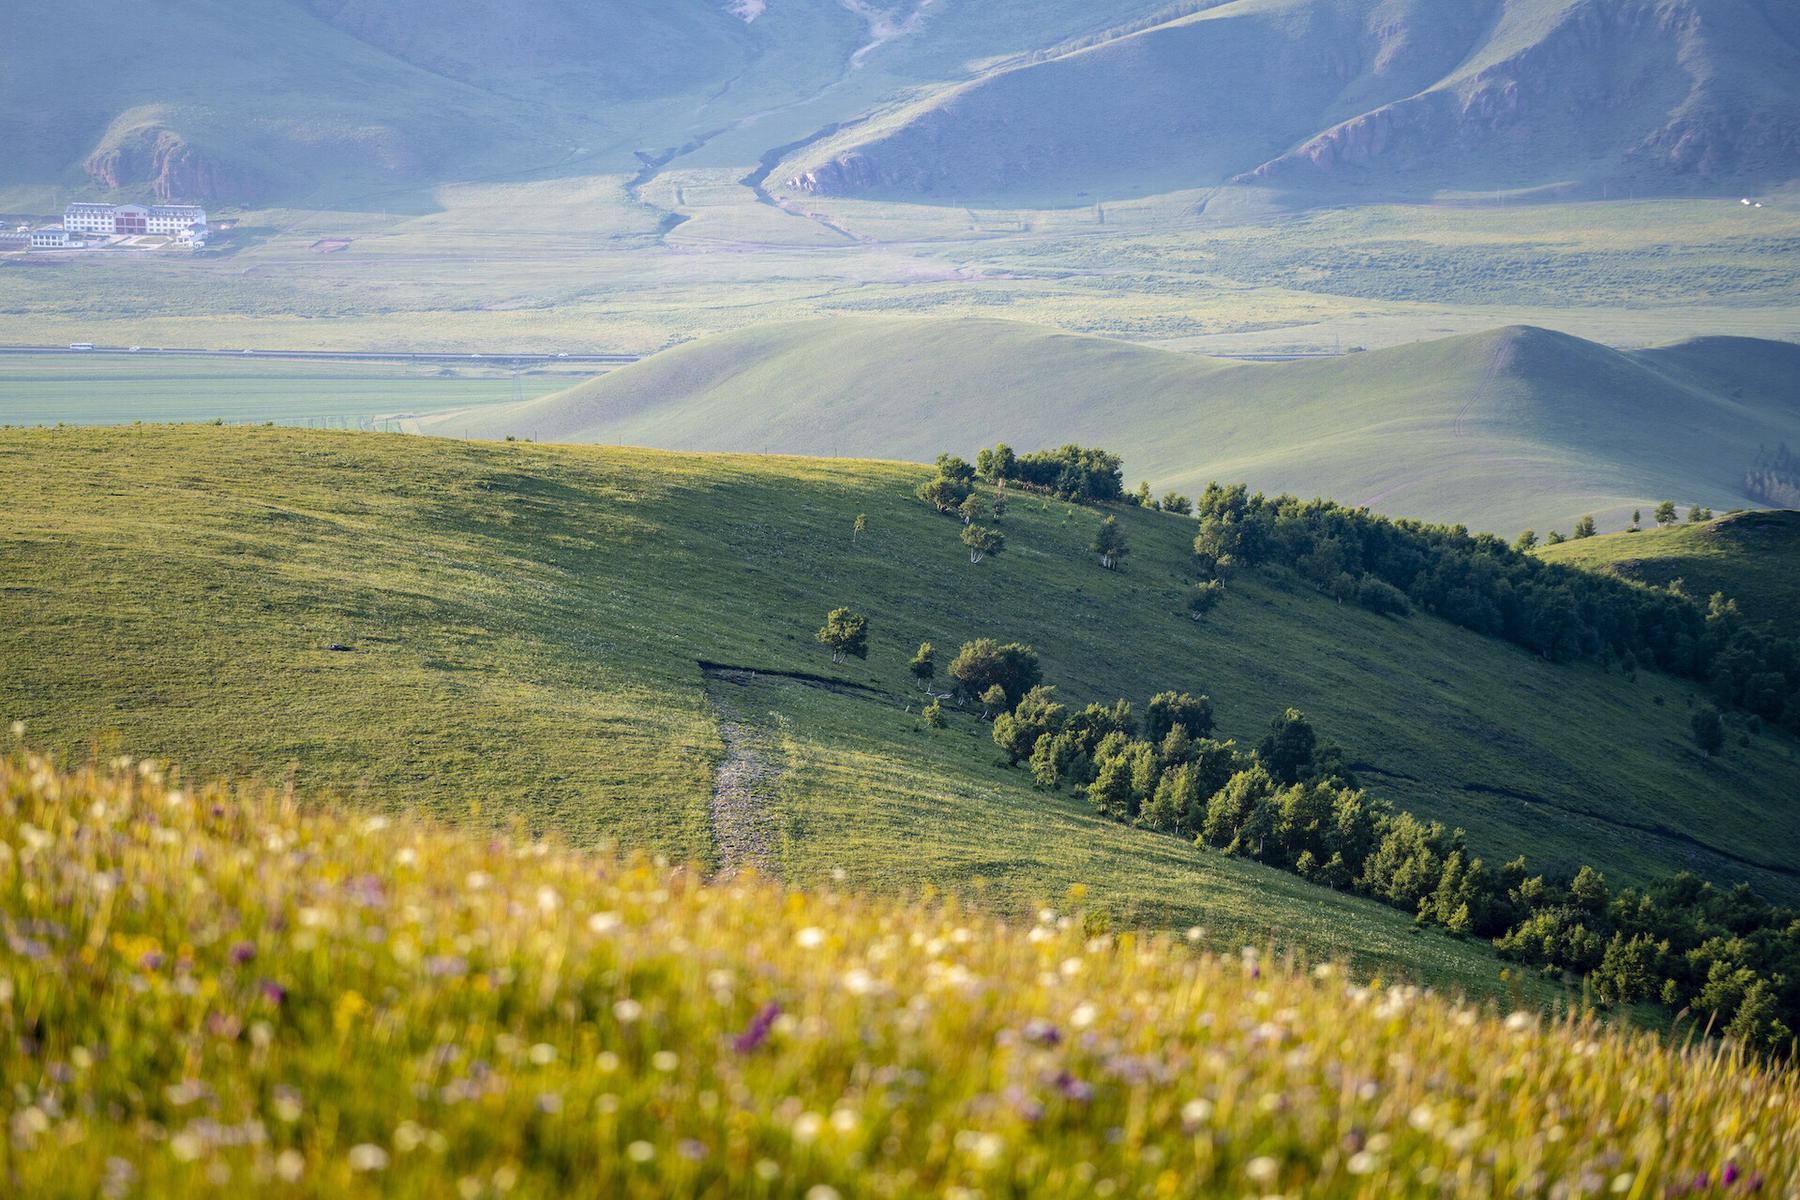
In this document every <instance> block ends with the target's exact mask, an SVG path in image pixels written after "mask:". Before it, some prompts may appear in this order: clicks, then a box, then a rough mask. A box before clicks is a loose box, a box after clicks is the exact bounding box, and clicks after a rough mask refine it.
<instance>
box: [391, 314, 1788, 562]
mask: <svg viewBox="0 0 1800 1200" xmlns="http://www.w3.org/2000/svg"><path fill="white" fill-rule="evenodd" d="M1796 380H1800V347H1796V346H1794V345H1791V344H1789V343H1785V342H1768V341H1757V340H1755V339H1744V338H1736V339H1730V338H1727V339H1706V340H1704V341H1700V342H1694V343H1684V344H1682V345H1679V346H1673V347H1666V348H1662V349H1656V350H1649V351H1641V352H1632V353H1622V352H1619V351H1616V350H1612V349H1609V348H1607V347H1604V346H1600V345H1597V344H1595V343H1592V342H1587V341H1583V340H1581V339H1579V338H1574V337H1569V336H1567V335H1564V334H1558V333H1552V332H1549V331H1547V330H1543V329H1534V328H1529V327H1513V328H1508V329H1499V330H1493V331H1490V332H1487V333H1482V334H1474V335H1468V336H1463V337H1456V338H1446V339H1442V340H1438V341H1432V342H1424V343H1418V344H1415V345H1411V346H1403V347H1397V348H1393V349H1387V350H1378V351H1370V352H1367V353H1360V354H1349V355H1344V356H1342V357H1339V358H1334V359H1328V360H1321V361H1301V362H1283V363H1224V362H1221V361H1219V360H1212V359H1202V358H1197V357H1192V356H1187V355H1181V354H1175V353H1170V352H1166V351H1160V350H1153V349H1146V348H1143V347H1138V346H1133V345H1129V344H1126V343H1121V342H1116V341H1109V340H1105V339H1100V338H1091V337H1078V336H1071V335H1067V334H1061V333H1056V332H1052V331H1050V330H1045V329H1041V328H1037V327H1034V326H1029V325H1021V324H1017V323H1013V322H1006V321H994V320H964V321H955V320H909V319H905V318H880V319H873V318H844V319H837V320H831V321H817V322H809V323H807V322H803V323H791V324H781V325H770V326H761V327H757V328H753V329H750V330H747V331H743V332H739V333H733V334H726V335H722V336H719V337H714V338H708V339H703V340H701V341H698V342H694V343H690V344H688V345H684V346H680V347H677V348H675V349H673V350H669V351H665V352H664V353H662V354H659V355H656V356H654V357H652V358H650V359H648V360H646V361H644V362H641V363H638V364H635V365H634V366H631V367H628V368H626V369H624V370H620V371H617V372H614V373H612V374H610V375H608V376H606V377H604V378H602V379H599V380H595V381H593V382H591V383H587V384H582V385H579V386H577V387H576V388H574V389H572V390H570V391H568V392H565V393H562V394H559V395H550V396H545V397H542V398H540V399H537V400H533V401H528V402H526V403H524V404H521V405H512V406H495V407H492V408H487V409H482V410H478V411H474V412H470V413H467V414H447V415H443V416H440V417H436V418H431V419H428V420H426V421H424V422H422V428H424V429H426V430H427V431H431V432H438V433H445V434H453V435H462V436H473V437H502V436H505V435H508V434H512V435H517V436H520V437H530V438H535V439H538V440H540V441H580V442H613V443H624V444H641V445H653V446H663V447H668V448H675V449H705V450H722V449H739V450H753V451H759V452H779V453H791V454H850V455H879V456H882V457H891V458H907V459H915V460H916V459H927V458H930V457H931V456H932V455H934V454H936V453H937V452H938V451H940V450H943V449H945V448H955V449H957V450H960V451H964V452H972V451H973V448H974V447H975V446H977V445H980V444H984V443H986V442H991V441H994V440H1004V441H1008V442H1011V443H1012V444H1013V445H1015V446H1016V447H1018V448H1020V449H1030V448H1036V447H1039V446H1043V445H1047V444H1055V443H1059V442H1062V441H1065V440H1076V441H1082V442H1096V443H1100V444H1104V445H1106V446H1108V447H1111V448H1113V449H1115V450H1117V451H1118V452H1120V453H1122V454H1123V455H1124V456H1125V458H1126V465H1127V470H1128V472H1129V473H1130V474H1131V476H1132V477H1133V478H1134V479H1135V478H1138V477H1144V478H1148V479H1149V480H1150V482H1151V483H1152V485H1153V486H1154V487H1155V489H1156V490H1157V491H1158V492H1160V491H1161V490H1162V489H1164V488H1165V487H1174V488H1179V489H1182V490H1184V491H1189V492H1192V491H1194V490H1197V489H1198V488H1199V487H1201V486H1203V485H1204V484H1205V483H1206V482H1207V481H1208V480H1211V479H1223V480H1246V481H1248V482H1250V483H1251V484H1253V485H1255V486H1256V487H1259V488H1263V489H1266V490H1269V491H1271V492H1274V491H1294V492H1296V493H1299V494H1303V495H1307V496H1313V495H1326V496H1331V497H1335V498H1337V499H1339V500H1342V501H1343V502H1345V503H1350V504H1367V505H1369V506H1371V507H1373V508H1375V509H1377V510H1378V511H1384V512H1394V513H1403V514H1406V515H1408V516H1415V517H1421V518H1427V519H1431V520H1436V521H1445V522H1461V523H1464V524H1467V525H1469V526H1470V527H1471V528H1475V529H1489V530H1495V531H1498V532H1502V533H1504V534H1506V535H1507V536H1511V535H1512V534H1513V533H1515V532H1517V531H1518V530H1519V529H1521V528H1523V527H1526V526H1535V527H1536V528H1538V529H1539V531H1540V532H1542V531H1544V530H1546V529H1547V528H1550V527H1557V526H1560V527H1562V528H1564V529H1567V528H1569V527H1570V526H1572V525H1573V523H1574V521H1575V520H1576V518H1577V517H1579V516H1580V515H1582V514H1583V513H1590V512H1591V513H1596V514H1599V516H1600V517H1601V519H1602V522H1603V524H1605V525H1610V526H1614V527H1621V526H1623V525H1624V524H1625V523H1626V520H1627V519H1628V517H1629V514H1630V512H1631V510H1632V509H1633V508H1634V507H1640V508H1645V509H1646V510H1648V509H1649V508H1651V507H1654V505H1655V503H1656V501H1657V500H1658V499H1661V498H1663V497H1664V496H1673V497H1675V498H1676V499H1677V500H1678V501H1679V502H1680V503H1682V504H1684V505H1686V504H1691V503H1700V504H1707V505H1710V506H1712V507H1713V508H1715V509H1724V508H1730V507H1734V506H1738V505H1747V504H1750V503H1752V501H1751V499H1750V498H1749V497H1747V496H1745V495H1744V494H1743V491H1742V488H1743V476H1744V472H1745V470H1746V469H1747V468H1748V467H1749V466H1750V464H1751V463H1752V462H1753V460H1754V459H1755V458H1756V456H1757V454H1758V452H1759V448H1760V447H1762V446H1766V445H1775V444H1778V443H1780V442H1783V441H1790V442H1800V385H1797V384H1796V382H1795V381H1796Z"/></svg>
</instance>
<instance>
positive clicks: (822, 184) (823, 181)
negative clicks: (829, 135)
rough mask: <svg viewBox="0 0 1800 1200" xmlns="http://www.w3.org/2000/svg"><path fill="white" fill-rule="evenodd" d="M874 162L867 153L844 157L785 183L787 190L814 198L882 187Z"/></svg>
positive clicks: (820, 165)
mask: <svg viewBox="0 0 1800 1200" xmlns="http://www.w3.org/2000/svg"><path fill="white" fill-rule="evenodd" d="M888 182H889V181H888V180H885V179H883V178H882V175H881V171H880V169H879V168H878V167H877V166H876V165H875V160H874V159H872V158H870V157H869V156H868V155H866V154H856V153H853V154H844V155H840V156H838V157H837V158H834V159H832V160H831V161H829V162H824V163H820V164H819V165H818V166H816V167H814V168H813V169H812V170H810V171H803V172H801V173H800V174H798V175H795V176H792V177H791V178H789V179H788V180H787V186H788V188H789V189H790V190H792V191H796V192H806V193H807V194H809V195H813V196H842V195H846V194H849V193H852V192H866V191H870V190H872V189H874V188H878V187H882V186H885V185H886V184H887V183H888Z"/></svg>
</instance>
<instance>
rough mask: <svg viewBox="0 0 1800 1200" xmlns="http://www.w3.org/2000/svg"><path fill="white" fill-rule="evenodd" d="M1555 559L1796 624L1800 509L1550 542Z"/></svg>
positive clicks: (1549, 555)
mask: <svg viewBox="0 0 1800 1200" xmlns="http://www.w3.org/2000/svg"><path fill="white" fill-rule="evenodd" d="M1538 553H1539V555H1540V556H1541V557H1543V558H1545V559H1547V560H1549V561H1550V562H1559V563H1567V564H1569V565H1570V566H1576V567H1585V568H1587V569H1589V570H1594V571H1605V572H1607V573H1609V574H1613V575H1617V576H1619V577H1620V578H1623V579H1634V580H1637V581H1639V582H1641V583H1648V584H1653V585H1655V586H1657V587H1667V586H1668V585H1670V584H1671V583H1674V582H1675V581H1677V580H1679V581H1681V588H1682V590H1683V591H1684V592H1686V593H1687V594H1688V595H1690V596H1695V597H1700V598H1704V597H1707V596H1711V595H1712V594H1713V593H1715V592H1719V593H1723V594H1724V595H1725V597H1726V598H1727V599H1731V600H1735V601H1737V604H1738V607H1739V608H1740V609H1742V610H1743V612H1744V615H1745V616H1747V617H1752V618H1755V619H1757V620H1761V621H1768V622H1771V623H1774V624H1777V625H1780V626H1784V627H1788V628H1791V627H1792V626H1793V624H1794V619H1795V614H1797V613H1800V512H1792V511H1788V510H1776V511H1771V512H1745V513H1733V514H1731V515H1730V516H1724V517H1720V518H1718V519H1716V520H1713V521H1706V522H1702V523H1699V524H1693V525H1674V526H1671V527H1669V528H1667V529H1658V528H1654V527H1651V528H1647V529H1644V530H1642V531H1641V532H1638V533H1629V532H1628V533H1613V534H1608V535H1606V536H1604V537H1595V538H1582V539H1580V540H1579V541H1568V542H1564V543H1562V544H1561V545H1558V546H1543V547H1541V548H1540V549H1539V551H1538Z"/></svg>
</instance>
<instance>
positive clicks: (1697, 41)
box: [782, 0, 1800, 204]
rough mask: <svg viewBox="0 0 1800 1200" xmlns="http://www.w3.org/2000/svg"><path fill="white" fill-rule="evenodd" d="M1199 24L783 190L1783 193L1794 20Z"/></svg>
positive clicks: (1312, 0)
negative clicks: (1742, 184) (1748, 184)
mask: <svg viewBox="0 0 1800 1200" xmlns="http://www.w3.org/2000/svg"><path fill="white" fill-rule="evenodd" d="M1188 7H1189V9H1190V15H1187V16H1182V17H1178V18H1176V19H1173V20H1170V21H1167V22H1165V23H1163V24H1160V25H1155V26H1153V27H1151V28H1148V29H1144V30H1141V31H1139V32H1136V33H1133V34H1131V35H1130V36H1126V37H1121V38H1115V39H1111V40H1108V41H1104V42H1101V43H1100V44H1098V45H1093V46H1083V47H1081V48H1079V49H1077V50H1075V51H1074V52H1072V53H1067V54H1060V55H1054V56H1051V57H1049V58H1048V59H1046V60H1044V61H1032V62H1028V63H1026V64H1024V65H1020V66H1016V67H1013V68H1012V69H1009V70H1004V71H1000V72H997V73H994V74H990V75H987V76H983V77H980V78H978V79H975V80H973V81H970V82H968V83H964V84H960V85H958V86H955V87H952V88H948V89H944V90H941V91H939V92H936V93H934V94H931V95H929V96H927V97H925V98H923V99H920V100H918V101H916V102H914V103H913V104H911V105H909V106H906V107H903V108H900V109H897V110H895V111H893V112H890V113H885V114H882V115H881V116H880V117H879V118H878V119H877V120H875V121H872V122H870V123H869V124H868V125H867V126H864V127H859V128H857V129H855V130H854V131H851V132H849V133H847V134H845V135H843V136H842V137H839V138H836V139H834V140H831V141H828V142H824V143H821V144H819V145H818V146H815V147H808V148H807V149H806V150H805V151H804V152H803V153H802V154H801V155H799V156H796V158H795V159H794V161H793V162H792V163H791V164H790V165H789V167H788V168H786V169H784V171H783V174H782V177H783V178H785V179H786V180H787V186H788V187H789V188H790V189H793V190H795V191H798V192H814V193H827V194H857V195H873V196H891V197H899V196H904V197H909V198H922V199H926V200H930V201H934V202H938V203H946V202H949V203H981V202H991V201H994V200H1000V199H1003V198H1004V199H1011V200H1012V201H1013V202H1015V203H1017V202H1022V201H1024V200H1032V201H1035V202H1043V203H1055V202H1061V203H1065V204H1066V203H1079V202H1081V201H1082V200H1083V199H1093V198H1102V199H1104V198H1109V197H1119V196H1129V195H1144V194H1148V193H1156V192H1166V191H1171V190H1175V189H1179V188H1203V187H1216V186H1219V185H1223V184H1227V183H1236V184H1242V185H1253V186H1257V187H1267V188H1271V189H1274V190H1276V191H1278V192H1294V193H1299V194H1302V195H1306V196H1308V197H1311V198H1314V199H1317V198H1318V197H1320V196H1322V195H1335V196H1354V197H1356V198H1359V199H1363V200H1367V199H1379V198H1395V197H1414V198H1417V197H1428V196H1434V195H1439V194H1442V193H1445V192H1452V193H1465V194H1466V193H1469V192H1487V193H1495V192H1499V193H1505V192H1521V191H1522V192H1536V193H1539V194H1543V195H1552V196H1566V195H1570V194H1599V193H1600V192H1601V191H1602V190H1603V188H1604V187H1606V186H1611V187H1613V188H1618V189H1623V188H1625V187H1627V186H1629V187H1632V188H1636V189H1644V190H1652V191H1656V190H1665V191H1666V190H1694V189H1699V190H1709V191H1716V190H1717V189H1719V188H1723V187H1728V186H1730V182H1731V181H1735V180H1744V181H1758V180H1760V181H1785V180H1787V179H1791V178H1792V177H1793V174H1794V162H1795V146H1796V139H1797V138H1800V73H1797V72H1796V71H1795V66H1794V64H1795V62H1796V56H1797V55H1800V20H1797V19H1796V18H1795V16H1794V13H1793V10H1792V9H1791V8H1789V7H1786V6H1778V5H1770V4H1765V3H1762V2H1761V0H1725V2H1706V3H1702V2H1701V0H1660V2H1656V3H1652V2H1650V0H1624V2H1621V0H1479V2H1475V3H1462V4H1442V3H1438V2H1437V0H1352V2H1349V3H1346V2H1345V0H1232V2H1217V3H1201V4H1198V5H1192V6H1188ZM1193 8H1198V9H1199V10H1200V11H1198V12H1192V11H1191V10H1192V9H1193ZM1751 114H1754V116H1752V115H1751Z"/></svg>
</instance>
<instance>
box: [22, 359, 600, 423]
mask: <svg viewBox="0 0 1800 1200" xmlns="http://www.w3.org/2000/svg"><path fill="white" fill-rule="evenodd" d="M580 378H582V376H579V375H575V374H572V373H567V372H560V373H559V372H556V371H544V370H530V371H523V372H520V373H519V374H518V375H517V376H516V377H515V376H514V374H513V373H512V372H510V371H505V370H501V369H498V368H483V367H473V368H471V367H464V366H455V367H449V366H442V365H439V364H431V365H429V366H408V365H405V364H401V363H332V362H307V361H304V360H293V361H280V360H267V359H263V360H255V359H252V360H245V361H239V360H235V359H218V358H180V359H165V358H160V357H152V358H125V357H122V356H115V355H93V354H68V355H60V354H52V355H4V356H0V425H56V424H69V425H121V424H128V423H130V422H133V421H146V422H156V423H169V422H183V423H191V422H196V421H213V420H222V421H226V422H232V423H239V422H247V421H274V422H276V423H277V424H281V425H318V426H328V425H346V424H347V425H351V426H354V425H356V424H357V423H359V422H361V423H363V424H364V425H365V427H371V426H373V425H374V424H375V423H378V422H381V421H384V420H386V421H389V422H390V423H392V422H394V421H396V420H398V419H400V418H405V417H411V416H418V415H422V414H426V413H434V412H441V411H444V410H447V409H470V408H480V407H483V406H486V405H490V404H507V403H512V402H514V401H516V400H519V399H530V398H532V397H535V396H541V395H546V394H549V393H551V392H555V391H558V390H561V389H563V388H567V387H568V386H570V384H571V383H572V382H573V381H575V380H577V379H580Z"/></svg>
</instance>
